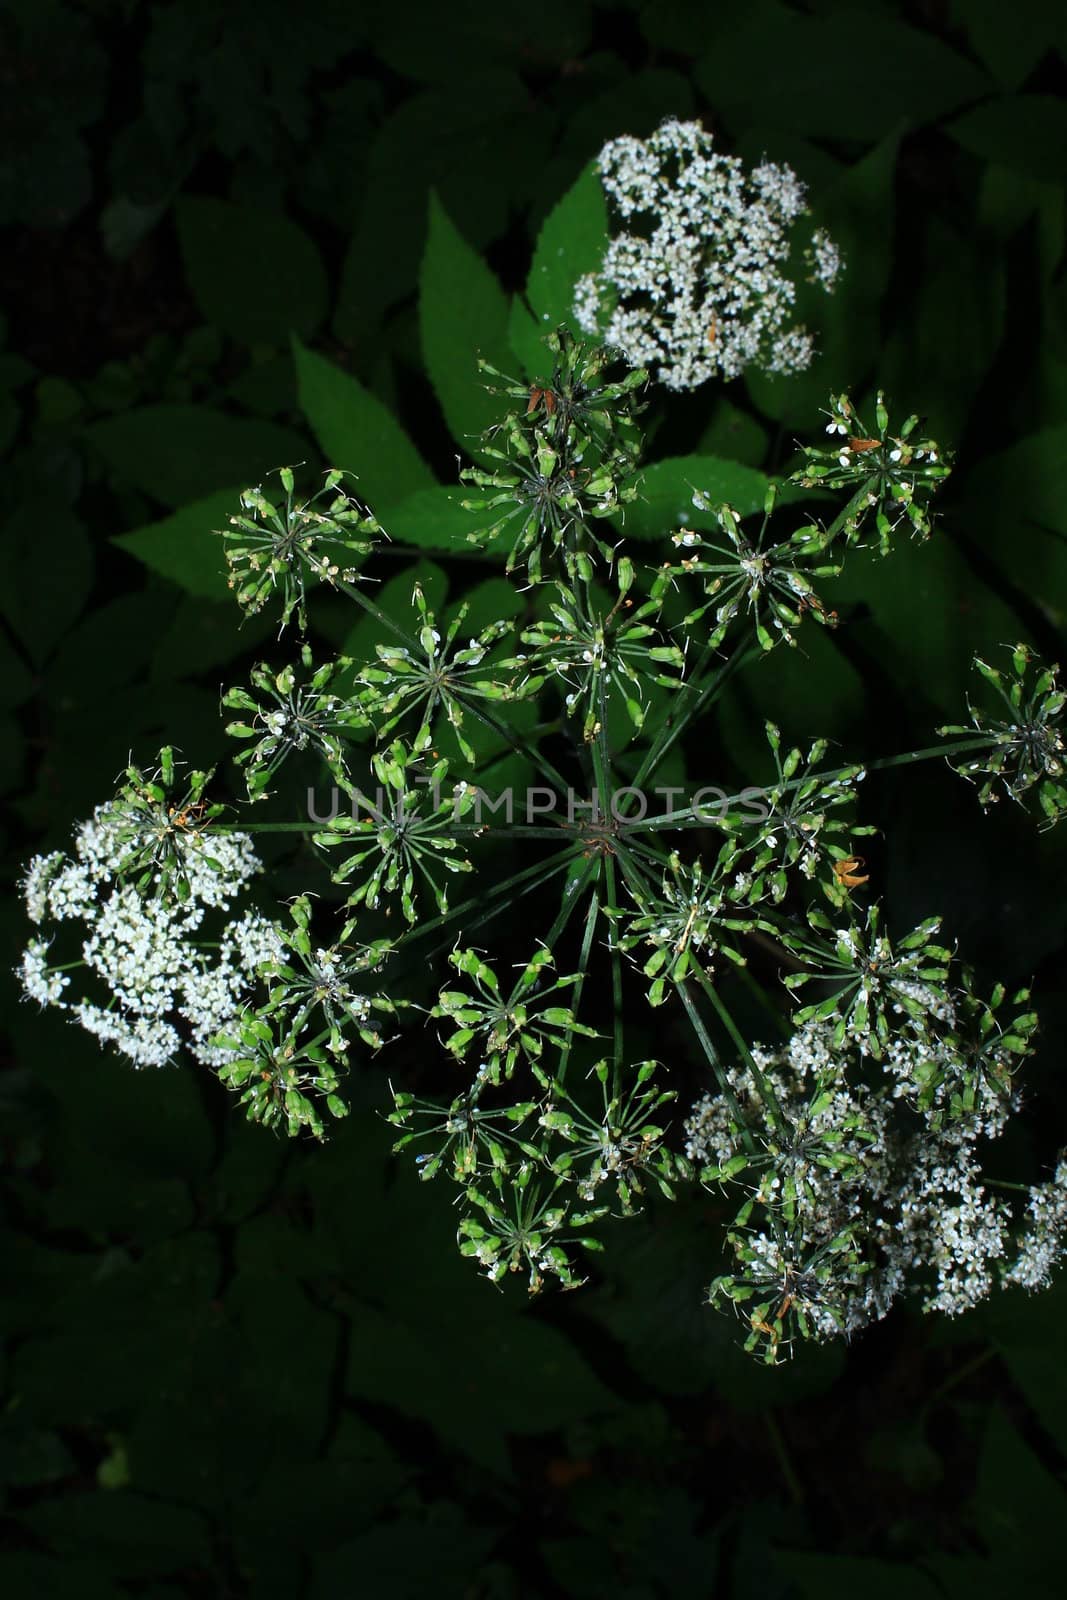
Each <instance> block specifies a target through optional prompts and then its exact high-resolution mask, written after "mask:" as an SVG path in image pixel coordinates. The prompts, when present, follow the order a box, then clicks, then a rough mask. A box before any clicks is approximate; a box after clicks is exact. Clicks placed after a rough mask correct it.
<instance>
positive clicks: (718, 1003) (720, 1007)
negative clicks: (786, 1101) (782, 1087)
mask: <svg viewBox="0 0 1067 1600" xmlns="http://www.w3.org/2000/svg"><path fill="white" fill-rule="evenodd" d="M692 972H693V976H694V977H695V978H696V980H697V983H699V985H700V987H701V988H702V989H703V991H704V993H705V994H706V995H707V997H708V999H709V1000H710V1001H711V1004H712V1006H713V1008H714V1010H715V1014H716V1015H717V1017H718V1018H719V1021H720V1022H721V1023H722V1025H723V1027H724V1028H725V1029H726V1031H727V1033H728V1034H729V1035H730V1038H731V1039H732V1040H733V1043H734V1045H735V1047H736V1048H737V1050H738V1051H739V1052H740V1054H741V1056H742V1058H743V1060H744V1061H745V1064H746V1065H747V1067H748V1070H749V1071H750V1072H751V1074H752V1078H753V1081H754V1082H755V1085H756V1088H757V1089H758V1090H759V1096H760V1099H761V1100H762V1101H763V1103H764V1105H765V1106H766V1107H767V1110H768V1111H769V1112H770V1115H771V1120H772V1121H773V1123H774V1125H775V1127H776V1128H777V1129H778V1132H779V1133H780V1134H781V1135H782V1137H783V1138H788V1137H789V1132H790V1128H789V1123H788V1121H787V1119H786V1116H785V1113H784V1112H783V1111H782V1108H781V1106H780V1105H779V1104H778V1097H777V1096H776V1094H775V1092H774V1090H773V1089H772V1088H771V1086H770V1084H769V1083H768V1082H767V1079H766V1077H765V1076H764V1074H763V1071H762V1069H761V1068H760V1067H759V1065H758V1064H757V1062H756V1060H755V1058H754V1057H753V1055H752V1052H751V1050H750V1049H749V1048H748V1045H747V1044H746V1042H745V1039H744V1036H743V1034H742V1033H741V1030H740V1028H738V1026H737V1024H736V1022H735V1021H734V1019H733V1017H732V1016H731V1015H730V1013H729V1011H728V1010H727V1009H726V1006H725V1005H724V1004H723V1001H722V997H721V996H720V994H719V991H718V989H717V988H716V987H715V985H714V984H713V983H712V981H711V979H710V978H709V977H708V975H707V973H706V972H705V971H704V970H703V969H702V968H701V967H699V966H694V967H693V968H692Z"/></svg>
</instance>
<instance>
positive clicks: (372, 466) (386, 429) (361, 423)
mask: <svg viewBox="0 0 1067 1600" xmlns="http://www.w3.org/2000/svg"><path fill="white" fill-rule="evenodd" d="M293 354H294V357H295V359H296V372H297V382H298V384H299V391H300V405H301V407H302V409H303V412H304V415H305V416H306V417H307V419H308V422H309V423H310V424H311V429H312V432H313V433H314V435H315V437H316V439H317V440H318V441H319V445H320V447H321V449H322V450H323V452H324V454H325V456H326V463H325V464H326V465H328V466H331V467H341V468H342V469H344V470H345V471H346V472H352V473H354V474H355V477H356V486H357V492H358V493H359V495H360V496H361V497H362V498H364V499H366V500H367V501H369V502H370V504H371V505H372V506H374V507H375V508H377V507H380V506H385V505H395V504H396V503H397V501H399V500H401V499H403V498H404V497H405V496H406V495H409V494H413V493H414V492H415V491H416V490H417V489H424V488H429V487H430V485H432V483H433V481H434V480H433V473H432V472H431V471H430V469H429V467H428V466H427V465H426V463H425V462H424V461H423V459H422V457H421V456H420V455H419V453H418V451H417V450H416V449H415V446H414V445H413V444H412V443H411V440H410V439H409V438H408V436H407V434H406V433H405V432H404V430H403V428H402V427H401V426H400V423H399V422H398V421H397V420H396V418H395V417H394V416H393V414H392V413H391V412H390V411H388V410H387V409H386V407H385V406H384V405H383V404H382V402H381V401H380V400H379V399H378V398H377V396H376V395H373V394H371V392H370V390H369V389H365V388H364V387H363V385H362V384H361V383H360V381H359V379H358V378H354V377H353V376H352V375H351V374H350V373H348V372H343V371H342V370H341V368H340V367H335V366H334V365H333V364H332V362H329V361H326V360H325V359H324V358H323V357H322V356H320V355H316V354H315V352H314V351H313V350H305V349H304V347H303V345H301V344H300V343H299V341H297V340H294V341H293Z"/></svg>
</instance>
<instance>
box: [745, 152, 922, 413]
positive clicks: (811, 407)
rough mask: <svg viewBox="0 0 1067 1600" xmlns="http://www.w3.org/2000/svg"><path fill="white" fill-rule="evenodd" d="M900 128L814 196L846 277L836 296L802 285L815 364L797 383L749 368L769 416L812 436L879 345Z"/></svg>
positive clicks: (802, 314) (800, 297) (751, 386)
mask: <svg viewBox="0 0 1067 1600" xmlns="http://www.w3.org/2000/svg"><path fill="white" fill-rule="evenodd" d="M899 148H900V132H899V129H897V130H894V131H893V132H892V133H890V134H889V135H888V136H887V137H886V138H885V139H883V140H882V142H881V143H880V144H878V145H876V146H875V147H874V149H873V150H870V151H868V153H867V154H866V155H865V156H864V157H863V158H862V160H860V161H856V162H854V163H853V165H852V166H850V167H845V168H843V169H842V170H841V171H840V173H839V175H838V177H837V178H836V180H835V181H834V182H833V183H832V184H829V185H828V186H827V187H826V188H824V189H823V190H821V191H819V192H813V193H812V194H811V196H810V200H811V205H812V209H813V213H814V215H813V221H818V223H819V224H820V225H822V226H824V227H825V228H826V229H827V230H828V231H829V233H830V236H831V238H832V239H833V240H834V242H835V243H836V244H837V245H838V246H839V248H840V250H841V254H842V259H843V260H844V263H845V271H844V273H843V274H842V276H841V279H840V281H839V283H838V286H837V288H836V289H835V291H834V293H833V294H832V295H826V294H824V293H823V292H822V291H821V290H819V289H817V288H815V287H814V286H812V285H810V284H806V283H800V284H798V286H797V306H796V315H797V321H798V322H801V323H804V324H805V325H806V326H807V327H808V328H810V329H811V330H812V332H813V333H814V334H815V343H816V351H817V354H816V357H815V360H814V361H813V362H812V364H811V366H810V367H808V369H807V370H806V371H805V372H802V373H798V374H797V375H796V376H795V377H790V378H780V377H777V378H776V377H770V376H767V375H765V374H764V373H761V372H758V371H757V370H756V369H755V368H750V369H749V371H748V372H747V373H746V374H745V384H746V387H747V388H748V391H749V393H750V395H751V396H752V398H753V400H754V401H755V403H756V404H757V405H758V406H759V408H760V410H761V411H762V412H763V413H764V415H765V416H768V417H772V418H774V420H775V421H777V422H780V423H784V424H786V425H787V426H789V427H794V428H798V429H803V430H804V432H805V433H810V431H811V429H812V427H813V426H815V425H817V421H818V418H819V415H820V412H821V409H822V407H823V406H824V405H825V404H826V397H827V395H828V394H832V393H839V392H841V391H842V390H847V391H849V392H850V393H852V394H855V393H856V391H857V389H858V388H859V387H860V385H861V384H862V383H863V381H864V379H865V377H866V375H867V372H868V370H869V364H870V363H871V362H873V361H874V360H875V358H876V353H877V351H878V348H879V346H880V344H881V330H880V323H879V308H880V306H881V303H882V297H883V296H884V294H885V290H886V285H887V283H888V281H889V269H890V264H891V262H892V259H893V251H892V239H893V227H894V198H893V195H894V178H895V173H896V163H897V154H898V151H899Z"/></svg>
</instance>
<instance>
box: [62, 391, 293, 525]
mask: <svg viewBox="0 0 1067 1600" xmlns="http://www.w3.org/2000/svg"><path fill="white" fill-rule="evenodd" d="M85 438H86V439H87V440H88V442H89V444H90V445H91V446H92V448H93V449H95V450H97V451H99V453H100V454H101V455H102V456H103V458H104V460H105V461H106V462H107V465H108V466H109V467H110V468H111V471H112V472H113V473H114V474H115V476H116V477H117V478H119V479H120V480H121V482H122V483H123V484H132V485H133V486H134V487H135V488H137V489H140V490H141V492H142V493H143V494H146V495H148V496H149V497H150V498H151V499H153V500H158V501H160V502H161V503H162V504H163V505H165V506H181V505H184V504H185V503H186V502H187V501H189V500H195V499H197V498H198V497H199V496H202V495H206V494H210V493H211V492H212V490H215V489H223V488H225V487H226V485H227V484H230V483H244V484H252V483H258V482H259V480H260V478H262V477H263V476H264V474H266V473H268V472H271V471H273V470H274V469H276V468H277V467H282V466H288V465H290V464H292V463H294V462H297V461H300V460H302V459H303V458H304V457H305V456H306V455H307V441H306V440H305V439H303V438H302V437H301V436H300V434H298V433H296V432H294V431H293V430H292V429H291V428H283V427H279V426H278V425H277V424H276V423H273V422H261V421H258V420H252V419H251V418H248V417H231V416H228V415H227V414H226V412H224V411H216V410H215V409H214V408H213V407H211V406H183V405H156V406H141V407H139V408H138V409H137V410H136V411H127V412H125V413H123V414H121V415H119V416H115V417H106V418H105V419H104V420H103V421H102V422H94V423H93V424H92V425H91V426H90V427H88V428H86V430H85Z"/></svg>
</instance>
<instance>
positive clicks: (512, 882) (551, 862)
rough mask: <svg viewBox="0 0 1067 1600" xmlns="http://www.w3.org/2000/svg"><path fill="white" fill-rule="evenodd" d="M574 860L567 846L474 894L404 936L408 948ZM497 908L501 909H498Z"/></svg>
mask: <svg viewBox="0 0 1067 1600" xmlns="http://www.w3.org/2000/svg"><path fill="white" fill-rule="evenodd" d="M573 857H574V848H573V846H571V845H568V846H567V848H566V849H565V850H560V851H559V852H558V853H557V854H556V855H554V856H550V857H549V858H548V860H547V861H538V862H537V863H536V864H535V865H534V866H532V867H526V868H524V870H523V871H522V872H516V873H513V874H512V876H511V877H510V878H506V879H505V880H504V882H503V883H494V884H491V885H490V886H489V888H487V889H486V890H485V891H484V892H483V893H482V894H479V895H473V896H472V897H471V898H470V899H469V900H464V901H463V903H462V905H458V906H454V907H453V908H452V909H451V910H449V911H444V912H442V913H441V915H440V916H437V917H433V918H431V919H430V921H429V922H421V923H419V925H418V927H416V928H413V929H412V930H411V932H410V933H409V934H407V935H406V936H405V940H404V943H405V946H407V945H410V944H412V943H413V942H414V941H415V940H416V939H421V938H422V937H423V935H424V934H427V933H433V932H435V931H436V929H438V928H442V927H445V926H446V925H447V924H448V923H450V922H455V920H456V919H457V918H458V917H462V916H464V915H466V913H467V912H468V911H472V910H474V909H476V908H477V907H483V908H484V907H485V905H486V902H487V901H496V900H500V899H503V898H504V897H505V896H508V895H510V894H512V892H513V891H515V890H516V889H520V888H523V887H524V886H525V888H526V889H535V888H537V887H538V886H539V885H540V884H541V883H544V882H546V881H547V880H548V879H549V878H551V877H552V876H553V875H554V874H555V873H556V872H559V871H562V869H563V868H564V867H565V866H566V865H567V863H568V862H569V861H571V860H572V859H573ZM524 892H525V889H524ZM497 909H502V908H499V907H498V908H497ZM494 914H495V913H494V912H493V911H489V912H487V913H486V916H484V917H481V918H480V919H479V920H478V922H475V923H472V924H471V926H472V927H480V926H481V923H482V922H485V921H487V920H488V918H489V916H492V915H494Z"/></svg>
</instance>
